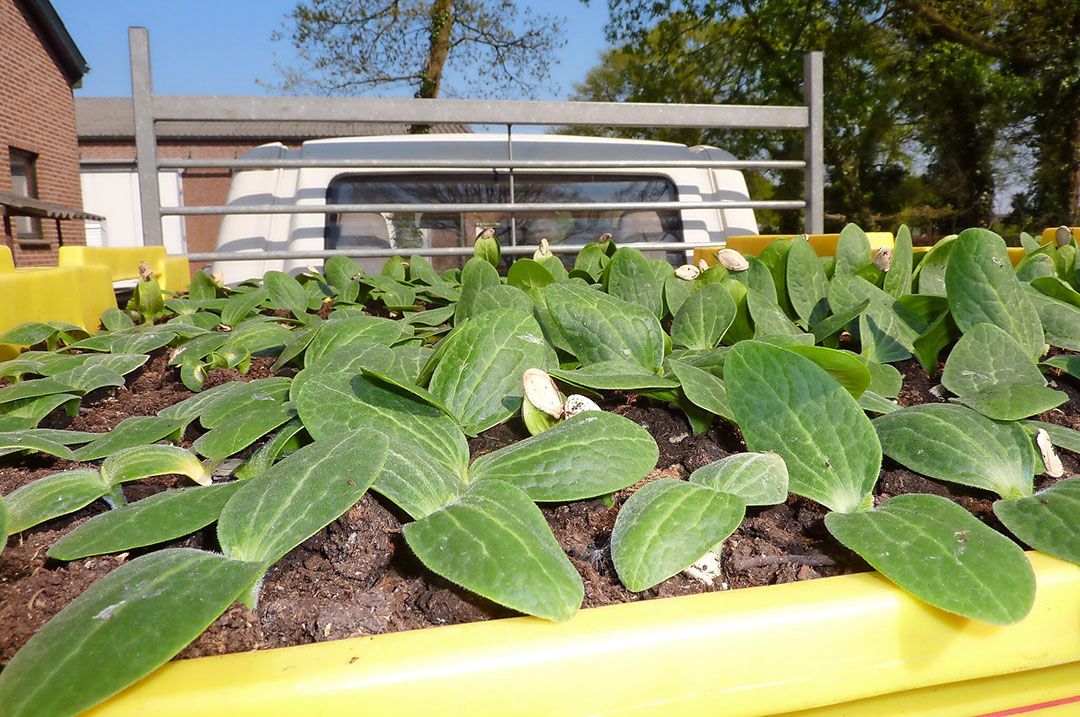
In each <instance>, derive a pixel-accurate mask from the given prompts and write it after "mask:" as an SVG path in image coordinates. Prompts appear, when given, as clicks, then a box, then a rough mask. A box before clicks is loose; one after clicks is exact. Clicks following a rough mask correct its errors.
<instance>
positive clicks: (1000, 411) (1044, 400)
mask: <svg viewBox="0 0 1080 717" xmlns="http://www.w3.org/2000/svg"><path fill="white" fill-rule="evenodd" d="M957 400H958V401H959V402H960V403H962V404H964V405H965V406H969V407H971V408H974V409H975V410H976V411H978V412H979V413H981V414H983V415H984V416H986V417H987V418H993V419H994V420H997V421H1016V420H1019V419H1021V418H1028V417H1030V416H1034V415H1037V414H1040V413H1043V412H1044V411H1049V410H1050V409H1051V408H1057V407H1058V406H1060V405H1061V404H1063V403H1065V402H1066V401H1068V400H1069V394H1067V393H1065V392H1064V391H1055V390H1054V389H1052V388H1048V387H1046V386H1033V385H1031V384H1022V383H1021V384H1016V383H1011V384H1005V385H1002V386H991V387H990V388H984V389H983V390H981V391H979V392H977V393H972V394H969V395H967V396H961V397H960V398H958V399H957Z"/></svg>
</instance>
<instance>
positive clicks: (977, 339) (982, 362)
mask: <svg viewBox="0 0 1080 717" xmlns="http://www.w3.org/2000/svg"><path fill="white" fill-rule="evenodd" d="M1013 384H1016V385H1019V384H1027V385H1029V386H1045V385H1046V379H1045V378H1043V375H1042V372H1040V371H1039V367H1038V366H1036V365H1035V362H1034V361H1032V360H1031V356H1029V355H1028V353H1027V352H1026V350H1025V349H1024V347H1023V346H1021V345H1020V344H1019V343H1018V342H1017V341H1016V339H1014V338H1013V337H1012V335H1011V334H1009V333H1008V332H1006V331H1005V330H1003V329H1001V328H999V327H998V326H995V325H994V324H976V325H975V326H973V327H972V328H971V330H969V331H968V332H967V333H965V334H964V335H963V336H961V337H960V340H959V341H957V342H956V346H954V347H953V350H952V351H951V352H950V353H949V360H948V361H946V362H945V370H944V371H943V372H942V374H941V385H943V386H944V387H945V388H947V389H949V390H950V391H952V392H953V393H954V394H956V395H957V396H960V397H964V396H970V395H972V394H975V393H978V392H979V391H982V390H984V389H987V388H992V387H994V386H1006V385H1013Z"/></svg>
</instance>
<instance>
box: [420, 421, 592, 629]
mask: <svg viewBox="0 0 1080 717" xmlns="http://www.w3.org/2000/svg"><path fill="white" fill-rule="evenodd" d="M542 435H543V434H542ZM402 532H403V533H404V535H405V541H406V542H407V543H408V544H409V547H410V548H412V550H413V552H414V553H416V556H417V557H418V558H420V560H421V562H423V563H424V565H426V566H427V567H428V568H430V569H431V570H433V571H434V572H436V573H438V574H439V575H441V576H443V577H444V578H446V579H447V580H450V581H451V582H454V583H457V584H458V585H461V586H462V587H464V588H465V589H467V590H470V591H472V592H474V593H477V594H478V595H481V596H483V597H486V598H488V599H489V600H493V601H495V602H497V603H499V604H501V605H506V606H507V607H509V608H512V609H514V610H517V611H519V612H523V613H526V614H529V615H535V616H537V617H543V618H546V619H548V620H559V621H561V620H567V619H569V618H570V617H572V616H573V615H574V613H575V612H577V609H578V607H579V606H580V605H581V600H582V597H583V596H584V588H583V587H582V584H581V577H580V576H579V575H578V573H577V571H576V570H574V566H573V565H571V564H570V561H569V559H567V557H566V554H565V553H564V552H563V551H562V548H561V547H560V546H559V543H558V542H557V541H556V540H555V536H554V535H552V534H551V529H550V528H549V527H548V524H547V521H545V520H544V516H543V514H542V513H541V512H540V509H539V508H537V507H536V505H535V504H534V503H533V502H532V500H530V499H529V497H528V496H527V495H525V493H523V492H522V491H521V490H520V489H519V488H516V487H514V486H512V485H510V484H509V483H504V482H503V481H500V480H485V481H478V482H476V483H474V484H473V486H472V487H471V488H470V489H469V491H468V492H467V493H465V494H464V495H462V496H461V497H460V498H459V499H458V500H457V501H455V502H454V503H451V504H450V505H448V506H446V507H445V508H442V509H441V510H438V511H436V512H434V513H432V514H431V515H428V516H427V517H425V518H422V519H420V520H418V521H416V522H414V523H408V524H406V525H405V527H404V528H403V530H402Z"/></svg>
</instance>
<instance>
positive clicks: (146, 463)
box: [101, 444, 210, 487]
mask: <svg viewBox="0 0 1080 717" xmlns="http://www.w3.org/2000/svg"><path fill="white" fill-rule="evenodd" d="M170 473H179V474H180V475H185V476H187V477H188V478H190V479H191V480H193V481H195V482H196V483H199V484H201V485H208V484H209V483H210V471H209V470H207V468H206V467H205V466H203V464H202V463H200V462H199V459H198V458H196V457H195V455H194V454H193V453H192V452H191V451H188V450H185V449H183V448H179V447H177V446H166V445H160V444H155V445H152V446H136V447H134V448H125V449H124V450H122V451H117V452H116V453H113V454H112V455H111V456H109V457H108V458H106V459H105V460H104V461H103V462H102V464H101V479H102V480H103V481H104V482H105V484H106V485H108V486H110V487H111V486H115V485H119V484H120V483H127V482H128V481H133V480H139V479H141V478H149V477H150V476H163V475H168V474H170Z"/></svg>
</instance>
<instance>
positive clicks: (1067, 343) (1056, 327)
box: [1024, 286, 1080, 351]
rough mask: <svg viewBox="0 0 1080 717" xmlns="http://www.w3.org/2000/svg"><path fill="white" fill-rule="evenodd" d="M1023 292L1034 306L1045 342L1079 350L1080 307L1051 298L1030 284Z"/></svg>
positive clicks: (1071, 349)
mask: <svg viewBox="0 0 1080 717" xmlns="http://www.w3.org/2000/svg"><path fill="white" fill-rule="evenodd" d="M1024 289H1025V291H1024V293H1025V294H1026V295H1027V297H1028V299H1030V300H1031V303H1032V304H1033V305H1034V306H1035V310H1036V311H1037V312H1038V314H1039V320H1040V321H1041V322H1042V327H1043V331H1044V332H1045V337H1046V343H1048V344H1050V345H1051V346H1057V347H1058V348H1062V349H1068V350H1070V351H1080V309H1077V308H1076V307H1075V306H1073V305H1072V304H1067V303H1065V302H1064V301H1058V300H1057V299H1052V298H1050V297H1049V296H1046V295H1045V294H1043V293H1041V292H1039V291H1037V290H1035V289H1034V288H1032V287H1030V286H1025V287H1024Z"/></svg>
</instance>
